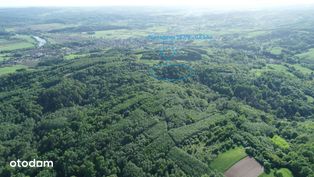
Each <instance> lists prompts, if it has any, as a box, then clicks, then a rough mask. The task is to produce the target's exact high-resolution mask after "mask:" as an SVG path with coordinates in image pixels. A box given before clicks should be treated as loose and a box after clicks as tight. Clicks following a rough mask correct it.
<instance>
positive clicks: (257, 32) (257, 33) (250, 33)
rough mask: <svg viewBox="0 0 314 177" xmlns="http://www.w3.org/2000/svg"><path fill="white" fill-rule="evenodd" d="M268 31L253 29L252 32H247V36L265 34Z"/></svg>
mask: <svg viewBox="0 0 314 177" xmlns="http://www.w3.org/2000/svg"><path fill="white" fill-rule="evenodd" d="M268 33H269V32H267V31H253V32H249V33H247V36H248V37H250V38H255V37H258V36H261V35H265V34H268Z"/></svg>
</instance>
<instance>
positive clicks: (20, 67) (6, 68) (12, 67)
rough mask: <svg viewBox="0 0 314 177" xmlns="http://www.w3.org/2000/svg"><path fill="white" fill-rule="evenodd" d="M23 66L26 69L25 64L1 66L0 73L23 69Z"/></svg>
mask: <svg viewBox="0 0 314 177" xmlns="http://www.w3.org/2000/svg"><path fill="white" fill-rule="evenodd" d="M23 68H25V69H26V68H27V66H25V65H14V66H8V67H3V68H0V75H4V74H10V73H14V72H16V70H18V69H23Z"/></svg>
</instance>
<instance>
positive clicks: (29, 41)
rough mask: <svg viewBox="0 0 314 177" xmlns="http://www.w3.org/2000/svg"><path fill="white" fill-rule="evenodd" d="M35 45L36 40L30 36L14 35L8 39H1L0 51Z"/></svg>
mask: <svg viewBox="0 0 314 177" xmlns="http://www.w3.org/2000/svg"><path fill="white" fill-rule="evenodd" d="M35 46H36V41H35V40H34V39H33V38H32V37H31V36H27V35H16V36H14V37H12V38H10V39H2V40H1V42H0V51H12V50H18V49H27V48H32V47H35Z"/></svg>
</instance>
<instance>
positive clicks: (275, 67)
mask: <svg viewBox="0 0 314 177" xmlns="http://www.w3.org/2000/svg"><path fill="white" fill-rule="evenodd" d="M267 71H276V72H280V73H283V74H285V75H288V76H291V77H295V75H294V74H292V73H291V72H289V71H288V68H287V67H285V66H284V65H282V64H267V66H266V67H264V68H261V69H252V70H251V73H254V74H255V76H261V75H262V74H263V73H264V72H267Z"/></svg>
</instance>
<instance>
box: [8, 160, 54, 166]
mask: <svg viewBox="0 0 314 177" xmlns="http://www.w3.org/2000/svg"><path fill="white" fill-rule="evenodd" d="M10 167H12V168H28V167H31V168H40V167H48V168H52V167H53V161H41V160H36V159H34V160H32V161H21V160H20V159H18V160H16V161H11V162H10Z"/></svg>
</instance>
